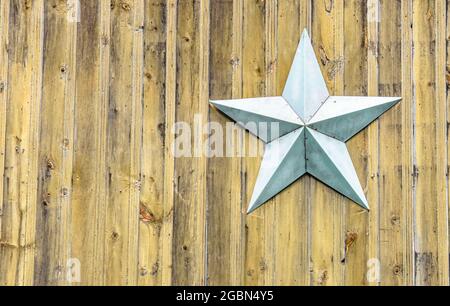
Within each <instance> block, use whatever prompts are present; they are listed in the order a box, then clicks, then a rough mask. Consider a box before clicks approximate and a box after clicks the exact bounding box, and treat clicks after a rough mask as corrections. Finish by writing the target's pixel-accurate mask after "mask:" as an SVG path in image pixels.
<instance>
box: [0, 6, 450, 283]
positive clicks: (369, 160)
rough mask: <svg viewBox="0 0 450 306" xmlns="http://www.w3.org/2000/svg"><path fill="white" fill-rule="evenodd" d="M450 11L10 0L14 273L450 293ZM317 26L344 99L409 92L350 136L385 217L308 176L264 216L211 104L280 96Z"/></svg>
mask: <svg viewBox="0 0 450 306" xmlns="http://www.w3.org/2000/svg"><path fill="white" fill-rule="evenodd" d="M77 10H78V11H79V18H77ZM449 11H450V9H449V5H448V1H445V0H396V1H392V0H368V1H363V0H349V1H344V0H320V1H319V0H290V1H284V0H265V1H262V0H210V1H200V0H167V1H165V0H148V1H147V0H105V1H88V0H80V1H76V0H70V1H60V0H48V1H43V0H30V1H11V0H0V285H144V286H153V285H172V284H176V285H203V284H207V285H375V286H376V285H448V284H449V258H448V252H449V236H448V232H449V228H448V215H449V208H448V202H449V199H450V193H449V189H448V168H449V156H448V152H449V147H448V141H449V135H448V112H449V111H450V108H449V105H450V103H448V84H449V68H448V67H449V65H450V64H449V62H450V61H449V58H448V54H449V48H450V44H449V41H448V34H449V20H450V17H449ZM304 28H307V29H308V30H309V31H310V35H311V37H312V43H313V46H314V49H315V52H316V55H317V57H318V59H319V63H320V66H321V69H322V71H323V73H324V75H325V79H326V82H327V84H328V86H329V89H330V92H332V93H333V94H336V95H344V94H345V95H370V96H378V95H380V96H402V98H403V100H402V102H401V103H400V104H399V105H398V106H396V107H395V108H394V109H392V110H390V111H389V112H387V113H386V114H385V115H383V116H382V117H381V118H380V119H379V120H377V121H376V122H375V123H373V124H371V125H370V126H369V127H368V129H367V130H365V131H364V132H362V133H360V134H359V135H357V136H356V137H355V138H354V139H352V140H351V141H350V142H349V144H348V147H349V151H350V153H351V156H352V159H353V161H354V164H355V166H356V170H357V173H358V177H359V179H360V181H361V183H362V185H363V188H364V191H365V193H366V196H367V198H368V200H369V204H370V206H371V211H370V212H365V211H363V210H361V209H360V208H359V207H358V206H356V205H355V204H354V203H352V202H351V201H349V200H347V199H345V198H344V197H342V196H340V195H338V194H337V193H336V192H334V191H333V190H331V189H329V188H328V187H326V186H324V185H322V184H321V183H320V182H318V181H316V180H315V179H313V178H311V177H304V178H302V179H301V180H299V181H298V182H296V183H294V184H293V185H292V186H290V187H289V188H288V189H286V190H285V191H284V192H283V193H281V194H280V195H278V196H277V197H276V198H274V199H273V200H271V201H270V202H269V203H267V204H266V205H265V206H263V207H261V208H260V209H258V210H257V211H255V212H254V213H252V214H250V215H247V214H246V208H247V205H248V203H249V200H250V197H251V194H252V192H253V188H254V184H255V181H256V177H257V175H258V171H259V167H260V161H261V154H259V155H257V156H248V154H247V155H246V156H243V157H241V156H233V155H235V154H232V153H236V152H224V153H229V155H227V156H224V157H208V156H205V155H204V154H202V153H203V152H201V151H205V150H207V149H205V148H206V146H207V145H208V144H209V145H211V144H212V141H213V139H215V132H217V131H214V132H213V131H211V130H210V131H208V130H203V125H204V124H205V123H207V122H210V123H211V122H212V123H213V126H215V127H216V128H217V129H219V127H223V128H225V127H226V126H227V123H228V122H229V121H230V120H229V119H228V118H227V117H225V116H223V115H222V114H220V113H219V112H217V110H215V109H213V108H209V104H208V99H210V98H211V99H229V98H242V97H245V98H250V97H260V96H266V95H269V96H272V95H280V94H281V93H282V90H283V88H284V83H285V81H286V78H287V75H288V72H289V70H290V66H291V63H292V59H293V55H294V54H295V50H296V48H297V45H298V39H299V38H300V36H301V33H302V31H303V29H304ZM177 122H186V123H187V124H188V125H189V126H190V127H191V129H192V130H191V135H190V136H191V143H192V145H193V152H192V153H193V156H189V157H183V158H178V157H176V156H175V155H174V153H175V152H174V143H175V140H176V139H177V137H178V136H179V134H178V133H174V125H175V123H177ZM195 123H197V127H196V129H194V127H195ZM217 133H219V134H220V131H219V132H217ZM226 133H236V134H239V133H241V134H242V135H244V137H243V138H244V139H245V145H244V147H245V150H246V152H247V153H249V149H254V148H255V147H259V146H261V143H260V142H256V141H255V138H254V137H253V136H251V135H249V134H248V133H243V132H242V130H241V129H240V128H235V129H234V131H226V130H224V133H223V135H219V136H221V137H224V138H225V136H226ZM239 149H242V148H239V147H237V148H234V150H236V151H239ZM207 152H208V153H211V150H210V151H208V150H207ZM216 152H217V151H216ZM258 153H261V152H258ZM78 270H79V273H78ZM76 276H80V279H77V278H76Z"/></svg>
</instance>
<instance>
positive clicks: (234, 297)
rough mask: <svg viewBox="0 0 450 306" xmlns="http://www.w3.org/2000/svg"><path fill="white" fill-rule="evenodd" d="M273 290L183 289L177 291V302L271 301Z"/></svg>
mask: <svg viewBox="0 0 450 306" xmlns="http://www.w3.org/2000/svg"><path fill="white" fill-rule="evenodd" d="M273 299H274V294H273V291H270V290H267V291H264V290H263V291H261V290H256V291H253V290H217V291H214V290H211V291H210V292H207V291H203V292H193V291H190V290H183V291H180V292H178V293H177V295H176V300H177V301H178V302H197V303H198V302H200V303H204V304H207V303H209V302H219V301H220V302H242V301H245V302H270V301H273Z"/></svg>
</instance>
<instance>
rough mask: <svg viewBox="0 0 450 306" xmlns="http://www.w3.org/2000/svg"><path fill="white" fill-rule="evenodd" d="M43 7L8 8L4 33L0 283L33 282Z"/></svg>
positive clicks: (38, 3) (35, 3) (18, 5)
mask: <svg viewBox="0 0 450 306" xmlns="http://www.w3.org/2000/svg"><path fill="white" fill-rule="evenodd" d="M10 4H11V2H10ZM43 5H44V3H43V1H39V0H35V1H31V2H30V1H28V2H20V3H14V5H12V6H10V7H9V8H10V9H9V28H10V29H11V28H14V31H9V33H8V36H9V38H8V41H9V42H8V52H9V53H8V54H9V60H8V61H9V68H8V71H9V72H8V84H9V86H7V88H6V90H7V93H6V94H7V97H8V104H7V108H6V118H8V121H7V122H6V137H5V152H6V154H5V171H4V189H3V195H2V196H3V212H2V237H1V243H0V269H1V271H0V272H1V273H0V284H2V285H31V284H33V275H34V257H35V224H36V223H35V221H36V190H37V179H36V178H37V156H38V145H39V142H38V139H39V138H38V135H39V128H38V124H39V117H40V102H41V85H42V83H41V82H42V75H41V71H42V39H43V23H42V22H43ZM24 46H27V48H25V47H24Z"/></svg>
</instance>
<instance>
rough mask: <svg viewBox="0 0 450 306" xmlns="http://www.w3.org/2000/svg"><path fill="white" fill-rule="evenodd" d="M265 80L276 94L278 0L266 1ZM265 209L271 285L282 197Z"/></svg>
mask: <svg viewBox="0 0 450 306" xmlns="http://www.w3.org/2000/svg"><path fill="white" fill-rule="evenodd" d="M264 11H265V16H264V18H265V82H266V84H265V85H266V86H265V87H266V88H265V92H264V96H266V97H269V96H275V95H276V88H277V78H276V77H277V68H278V60H277V56H278V48H277V39H278V30H277V15H278V0H271V1H267V2H266V7H265V10H264ZM270 202H271V204H268V205H267V207H266V209H265V219H264V232H263V234H264V239H265V245H264V284H265V285H266V286H269V285H271V284H273V283H274V281H275V274H274V273H275V271H274V268H275V258H276V253H275V244H276V241H275V239H276V232H275V231H274V224H277V223H278V222H277V217H276V215H277V211H278V210H279V205H277V204H278V203H280V198H279V197H275V198H273V199H272V200H271V201H270Z"/></svg>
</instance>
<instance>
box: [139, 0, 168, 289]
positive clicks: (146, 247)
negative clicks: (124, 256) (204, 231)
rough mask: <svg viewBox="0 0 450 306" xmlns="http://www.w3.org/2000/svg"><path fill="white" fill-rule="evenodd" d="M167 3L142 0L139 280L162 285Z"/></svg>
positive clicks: (146, 283)
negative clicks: (142, 61) (142, 68)
mask: <svg viewBox="0 0 450 306" xmlns="http://www.w3.org/2000/svg"><path fill="white" fill-rule="evenodd" d="M166 11H167V7H166V3H165V1H161V0H151V1H145V13H146V16H145V24H144V29H145V30H144V31H145V32H144V34H145V36H144V39H145V62H144V69H145V72H144V76H145V78H144V79H145V82H144V110H143V149H142V169H141V175H142V186H141V198H140V226H139V284H140V285H161V284H162V278H161V275H162V274H161V249H160V248H159V245H160V239H161V227H162V222H164V221H163V220H164V218H165V213H166V212H165V210H164V163H165V154H164V153H165V152H164V142H165V137H166V130H165V116H166V104H165V90H166V87H165V77H166V69H165V64H166V38H167V37H166Z"/></svg>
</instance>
